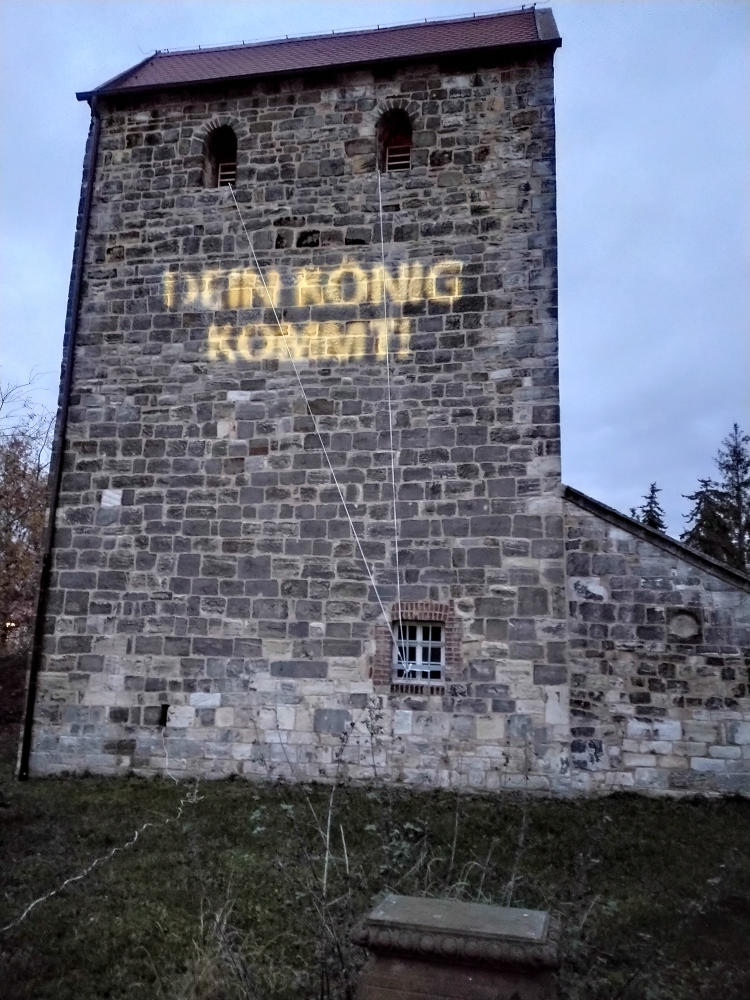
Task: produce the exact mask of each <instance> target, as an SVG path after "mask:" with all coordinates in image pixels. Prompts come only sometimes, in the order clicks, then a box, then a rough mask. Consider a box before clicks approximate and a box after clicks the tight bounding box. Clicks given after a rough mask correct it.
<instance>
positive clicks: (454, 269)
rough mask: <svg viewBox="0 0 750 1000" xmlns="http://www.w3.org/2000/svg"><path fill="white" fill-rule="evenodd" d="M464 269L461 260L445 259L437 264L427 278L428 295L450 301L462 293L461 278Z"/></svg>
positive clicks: (438, 300)
mask: <svg viewBox="0 0 750 1000" xmlns="http://www.w3.org/2000/svg"><path fill="white" fill-rule="evenodd" d="M462 270H463V264H462V263H461V261H460V260H444V261H441V262H440V263H439V264H435V265H434V267H432V269H431V270H430V275H429V278H428V280H427V296H428V298H431V299H435V300H436V301H437V302H445V301H450V300H451V299H453V298H455V297H456V296H457V295H460V294H461V278H460V277H459V276H460V274H461V271H462Z"/></svg>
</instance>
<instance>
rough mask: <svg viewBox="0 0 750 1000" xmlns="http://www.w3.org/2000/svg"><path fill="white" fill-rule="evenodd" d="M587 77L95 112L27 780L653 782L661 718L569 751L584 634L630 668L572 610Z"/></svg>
mask: <svg viewBox="0 0 750 1000" xmlns="http://www.w3.org/2000/svg"><path fill="white" fill-rule="evenodd" d="M560 44H561V43H560V38H559V35H558V32H557V29H556V26H555V22H554V20H553V17H552V14H551V12H550V11H548V10H522V11H517V12H513V13H507V14H497V15H490V16H482V17H475V18H470V19H463V20H454V21H444V22H435V23H431V24H420V25H415V26H406V27H398V28H387V29H382V30H376V31H363V32H352V33H346V34H340V35H325V36H320V37H315V38H305V39H292V40H284V41H279V42H271V43H263V44H256V45H246V46H240V47H233V48H223V49H209V50H199V51H192V52H182V53H156V54H155V55H154V56H152V57H150V58H148V59H146V60H144V62H142V63H140V64H139V65H137V66H135V67H134V68H132V69H130V70H128V71H127V72H125V73H123V74H122V75H121V76H119V77H117V78H115V79H114V80H112V81H109V82H108V83H106V84H104V85H103V86H101V87H99V88H98V89H97V90H95V91H92V92H90V93H86V94H83V95H79V96H80V97H82V98H85V99H86V100H88V102H89V104H90V105H91V109H92V127H91V133H90V138H89V144H88V149H87V154H86V162H85V168H84V184H83V194H82V199H81V209H80V212H79V219H78V230H77V236H76V254H75V260H74V269H73V280H72V283H71V297H70V305H69V314H68V324H67V332H66V353H65V361H64V371H63V391H62V393H61V409H60V419H59V422H58V443H57V449H56V458H57V477H56V479H55V480H54V482H55V493H54V498H53V499H54V532H53V533H52V537H51V542H50V552H49V559H48V563H47V569H46V577H45V586H44V591H43V593H44V598H43V600H44V605H43V615H42V616H41V617H40V628H39V635H38V641H37V644H36V648H35V655H34V660H33V663H32V677H31V685H30V709H29V716H28V719H27V728H26V736H25V741H24V749H23V754H22V765H21V768H22V773H23V772H25V771H28V770H29V769H30V770H31V772H32V773H49V772H59V771H64V770H68V771H74V770H83V769H88V770H91V771H96V772H99V773H119V772H127V771H130V770H134V771H136V772H138V773H144V774H155V773H160V772H162V771H163V769H164V764H165V752H166V751H168V753H169V761H170V769H171V770H172V772H173V773H183V774H185V775H194V774H196V775H205V776H216V777H220V776H224V775H228V774H235V773H236V774H242V775H246V776H249V777H252V776H257V777H275V776H279V775H282V774H283V775H286V776H292V777H299V778H302V777H304V778H317V777H327V778H330V777H332V776H334V775H335V774H343V773H345V774H347V775H348V776H350V777H352V778H355V779H367V778H370V777H373V776H374V775H377V776H379V777H388V778H390V779H392V780H399V781H405V782H408V783H426V784H433V785H448V784H455V785H460V786H466V787H471V788H477V789H496V788H501V787H519V786H523V787H529V788H539V789H546V790H552V791H565V790H567V789H569V788H571V787H573V788H575V787H584V788H585V787H595V786H596V785H597V779H595V778H594V779H592V778H591V775H592V774H593V775H596V774H597V773H598V770H599V768H600V761H601V760H602V759H603V758H604V760H605V764H606V773H609V774H611V773H612V769H613V767H614V771H615V773H616V774H625V773H626V772H627V773H628V774H630V776H631V777H630V780H625V779H624V778H617V777H616V778H614V779H612V778H611V777H609V778H606V779H605V778H602V779H601V780H599V781H598V784H599V785H601V784H602V783H607V782H608V783H609V784H620V785H622V784H625V785H627V784H632V783H633V780H632V773H633V768H628V767H622V766H621V765H620V764H619V763H618V761H621V760H622V757H621V756H620V757H619V758H617V755H616V754H612V753H610V754H609V757H607V751H606V747H607V745H608V744H607V740H608V739H609V741H610V743H612V741H614V742H616V744H617V749H618V753H620V754H621V751H622V748H623V739H624V738H625V736H626V730H625V727H626V726H627V725H629V724H630V723H631V722H637V721H638V719H636V718H635V717H634V716H633V714H632V711H631V712H630V713H629V712H628V711H625V713H624V715H623V716H622V718H621V719H620V722H619V723H615V722H612V721H611V720H610V719H609V717H608V718H606V719H604V718H603V717H599V716H597V717H596V719H594V721H591V715H592V713H591V712H590V711H589V710H587V709H585V708H582V707H581V706H582V705H583V703H584V702H585V701H586V697H585V693H583V694H582V693H581V692H580V691H578V692H576V691H575V690H574V691H573V697H574V699H577V700H576V701H575V704H574V705H573V708H574V710H575V711H577V712H578V719H577V721H576V718H573V719H571V704H570V699H571V685H570V679H571V670H573V669H574V668H575V664H574V662H573V661H571V656H570V655H569V649H568V643H569V636H573V637H575V638H576V640H577V641H578V639H579V637H580V636H581V635H583V634H584V633H586V638H585V641H584V644H583V648H582V652H581V651H580V642H578V646H576V642H574V643H573V648H579V653H578V654H576V655H578V656H579V658H583V659H585V658H587V657H588V658H589V659H591V651H592V650H595V654H594V658H595V659H596V663H597V670H600V669H601V674H602V676H606V675H607V671H606V670H604V669H603V668H602V667H601V664H602V662H603V661H604V660H606V657H607V650H608V648H609V647H607V646H606V641H608V640H609V638H610V636H609V635H608V634H607V635H605V634H604V633H602V631H601V628H600V629H599V630H596V629H594V631H593V632H590V633H589V632H588V631H587V630H588V629H589V627H590V624H591V622H592V621H594V622H596V619H595V618H594V619H591V618H589V617H586V616H587V615H589V612H588V611H585V612H584V611H583V610H581V609H579V607H578V604H575V605H571V604H569V603H568V600H567V599H566V592H565V588H566V575H565V546H566V534H567V536H568V538H567V540H568V545H569V548H571V549H572V551H573V553H574V555H576V554H577V555H580V554H581V552H580V538H581V529H580V525H578V522H577V521H576V522H575V523H576V525H578V526H577V527H575V530H573V531H570V532H568V531H566V523H568V522H566V519H565V509H566V505H568V507H569V506H570V504H571V503H573V504H574V506H575V504H576V501H575V497H573V493H572V491H569V492H568V495H567V499H566V495H565V492H564V490H563V488H562V486H561V480H560V423H559V405H558V370H557V364H558V361H557V271H556V225H555V131H554V97H553V66H552V64H553V56H554V53H555V50H556V48H557V47H558V46H559V45H560ZM571 498H572V499H571ZM585 501H586V498H583V499H581V498H580V497H579V499H578V501H577V503H578V506H575V517H578V518H579V519H580V518H584V519H585V517H586V516H588V517H597V516H599V515H601V511H598V510H594V511H593V512H592V510H591V509H590V508H589V509H588V512H587V513H586V512H584V509H583V507H582V506H580V505H581V504H584V506H585ZM591 503H593V501H592V502H591ZM575 517H574V518H573V521H575ZM568 520H569V521H570V519H568ZM624 520H627V519H624ZM571 523H572V522H571ZM597 523H599V522H597ZM585 530H586V531H588V530H589V529H585ZM592 530H593V529H592ZM646 534H647V535H648V532H647V533H646ZM652 534H654V533H652ZM594 535H596V532H594ZM605 535H606V532H604V534H602V539H601V544H600V548H601V550H602V552H606V551H608V547H609V545H610V542H611V539H610V538H609V536H606V537H605ZM597 537H598V536H597ZM597 544H599V543H597ZM644 544H655V542H654V540H653V539H649V538H648V537H647V538H646V541H645V542H644ZM673 544H675V543H673ZM584 548H585V551H586V552H587V553H589V559H591V558H593V557H592V556H591V554H590V553H592V552H593V551H594V549H595V546H589V547H588V548H586V547H584ZM678 548H679V547H678ZM613 558H614V557H613ZM608 565H609V571H611V572H615V570H616V569H617V567H614V564H613V563H610V564H608ZM606 569H607V567H606V566H605V564H604V563H601V564H599V566H598V569H596V570H595V569H594V568H592V565H591V564H590V563H589V565H588V569H587V572H586V574H585V580H586V581H587V582H586V583H585V584H584V585H583V586H584V590H583V591H580V590H579V591H576V592H575V593H576V594H578V595H579V597H580V595H582V594H584V592H587V593H588V594H589V598H585V597H581V599H580V603H581V605H589V604H593V605H595V606H596V607H597V608H598V604H597V600H599V601H601V600H602V597H601V595H600V596H599V598H597V596H596V594H597V592H596V586H597V585H598V584H596V583H592V578H593V576H594V575H595V573H596V572H600V571H602V572H603V571H604V570H606ZM621 575H622V574H621ZM581 578H582V579H583V578H584V577H581ZM597 579H598V578H597ZM735 582H736V581H735ZM727 587H729V584H727ZM586 588H588V590H586ZM592 588H593V589H592ZM709 589H710V588H709ZM729 589H731V587H730V588H729ZM605 590H606V595H607V600H610V599H611V600H615V599H616V598H615V597H613V593H616V588H614V590H613V588H612V587H610V586H609V583H607V584H606V587H605ZM591 595H593V596H591ZM574 596H575V595H574ZM568 597H570V594H569V595H568ZM571 613H572V614H573V615H574V617H575V616H576V615H579V616H580V618H581V627H578V625H576V624H575V623H574V625H573V627H571V624H570V621H569V615H570V614H571ZM608 614H609V612H608ZM612 614H613V615H614V620H615V621H616V620H618V619H617V614H618V613H617V611H613V612H612ZM605 618H606V616H605ZM606 620H607V621H608V620H609V619H608V618H607V619H606ZM665 620H666V619H665ZM690 621H692V619H690ZM599 624H600V625H601V624H602V623H599ZM631 624H632V623H631ZM683 627H684V628H686V629H688V631H689V629H690V628H691V627H692V626H691V625H690V623H689V622H688V624H686V625H683ZM701 627H702V626H701ZM665 635H666V634H665ZM665 641H666V639H665ZM601 642H605V645H604V646H601V645H597V643H599V644H600V643H601ZM592 643H593V645H592ZM618 662H619V660H618ZM590 668H591V664H589V665H588V666H587V667H586V669H587V670H588V669H590ZM575 669H578V668H575ZM628 669H630V668H628ZM616 672H617V671H616V670H615V673H616ZM633 672H634V670H631V671H630V673H633ZM610 673H611V671H610ZM628 676H630V674H629V675H628ZM582 683H583V687H584V688H585V687H586V685H587V683H588V680H586V681H584V682H582ZM579 686H580V685H579ZM605 687H606V684H605ZM613 690H614V689H613ZM629 690H630V688H628V687H627V685H626V686H625V687H624V688H623V691H624V693H625V701H626V704H627V705H629V706H631V708H632V705H634V704H637V702H631V701H629V700H628V692H629ZM600 700H601V701H602V702H604V701H606V698H605V696H604V693H603V694H602V698H601V699H600ZM594 701H596V698H594ZM581 713H583V715H581ZM594 714H596V713H594ZM749 718H750V716H749ZM646 721H647V722H648V717H647V719H646ZM651 721H652V722H653V719H652V720H651ZM618 725H619V730H618V729H617V726H618ZM576 726H578V731H577V730H576ZM613 727H614V728H613ZM607 733H609V736H607ZM613 734H614V735H613ZM652 735H653V734H652ZM673 735H674V734H673ZM681 735H683V734H682V732H681ZM618 741H619V742H618ZM748 742H750V734H749V735H748ZM613 745H614V744H613ZM736 745H737V746H739V745H740V743H739V742H738V743H737V744H736ZM615 758H617V759H615ZM613 761H614V762H615V763H614V765H613V763H612V762H613ZM607 762H608V763H607ZM604 766H605V765H604V764H602V765H601V768H604ZM634 766H635V765H634ZM646 766H647V765H642V769H643V767H646ZM749 766H750V765H749ZM618 768H619V770H618ZM603 773H605V772H604V771H603ZM654 773H655V770H654ZM584 777H585V780H584ZM592 782H593V784H592ZM659 782H661V778H660V779H659ZM659 782H654V781H653V780H652V778H651V777H649V778H648V781H646V780H645V778H644V780H643V781H642V782H640V783H642V784H649V783H650V784H651V785H654V784H656V785H657V786H658V785H659ZM636 783H638V782H636Z"/></svg>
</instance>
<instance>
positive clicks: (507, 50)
mask: <svg viewBox="0 0 750 1000" xmlns="http://www.w3.org/2000/svg"><path fill="white" fill-rule="evenodd" d="M541 13H542V14H543V13H545V12H544V11H542V12H541ZM549 14H550V19H551V21H552V26H553V30H549V29H548V31H549V37H540V38H538V39H535V40H534V41H527V42H513V43H510V44H502V45H488V46H480V47H476V46H474V47H472V48H466V49H441V50H436V51H434V52H416V53H414V54H412V55H398V56H380V57H377V58H375V59H361V60H351V61H342V62H331V63H327V64H325V65H320V64H318V65H311V66H299V67H295V68H294V69H290V68H288V67H283V68H280V69H278V70H267V69H265V70H258V71H256V72H249V73H241V74H236V75H232V76H221V77H200V78H197V79H192V80H175V81H169V82H162V83H149V84H143V85H141V86H133V87H118V86H117V82H118V81H119V80H123V79H126V78H127V77H128V76H131V75H132V74H133V73H135V72H136V71H137V70H139V69H141V68H142V67H143V66H145V65H146V64H147V63H149V62H150V61H151V60H152V59H154V58H158V57H159V53H158V52H157V53H154V54H153V55H150V56H147V57H146V58H145V59H142V60H141V61H140V62H139V63H136V64H135V65H134V66H131V67H130V68H129V69H127V70H125V71H124V72H123V73H118V74H117V76H114V77H112V79H110V80H107V81H106V82H105V83H103V84H101V86H99V87H95V88H94V89H93V90H81V91H77V92H76V98H77V99H78V100H79V101H89V102H90V101H91V99H92V98H94V97H100V96H112V97H115V96H118V97H119V96H123V97H124V96H127V95H129V94H143V93H147V92H148V91H154V90H180V89H184V88H191V87H200V86H205V87H210V86H214V85H217V84H222V83H239V82H241V81H243V80H252V79H260V78H262V77H275V76H299V75H301V74H303V73H325V72H330V71H331V70H342V69H352V68H356V67H358V66H378V65H386V64H391V65H393V64H398V63H403V62H412V61H424V60H428V59H434V58H446V57H456V58H458V57H461V56H469V55H478V54H480V53H486V52H493V51H496V52H501V53H503V55H504V56H505V57H509V56H512V55H514V54H518V52H520V51H523V52H528V51H529V50H539V51H545V50H547V51H552V52H554V50H555V49H558V48H560V46H561V45H562V38H560V36H559V34H557V27H556V26H555V23H554V19H552V15H551V11H550V12H549ZM540 35H541V30H540Z"/></svg>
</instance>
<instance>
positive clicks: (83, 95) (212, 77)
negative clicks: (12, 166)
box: [76, 8, 562, 100]
mask: <svg viewBox="0 0 750 1000" xmlns="http://www.w3.org/2000/svg"><path fill="white" fill-rule="evenodd" d="M561 44H562V39H561V38H560V35H559V32H558V30H557V25H556V24H555V19H554V16H553V14H552V11H551V9H549V8H540V9H538V10H537V9H534V8H528V9H521V10H513V11H503V12H501V13H495V14H480V15H474V16H473V17H465V16H462V17H460V18H443V19H437V20H433V21H424V22H419V23H416V24H414V23H412V24H403V25H394V26H390V27H384V28H381V27H377V28H368V29H364V30H355V31H342V32H331V33H329V34H325V35H309V36H304V37H297V38H281V39H275V40H272V41H266V42H254V43H251V44H247V45H246V44H242V45H233V46H221V47H216V48H204V49H188V50H185V51H179V52H167V51H165V52H159V51H157V52H155V53H154V54H153V55H151V56H148V57H147V58H146V59H143V60H141V61H140V62H139V63H136V65H134V66H131V67H130V68H129V69H126V70H125V71H124V72H122V73H119V74H117V76H114V77H112V78H111V79H110V80H107V81H106V82H105V83H103V84H101V85H100V86H99V87H95V88H94V89H93V90H88V91H80V92H78V93H77V95H76V96H77V97H78V99H79V100H90V99H91V98H92V97H95V96H98V95H100V94H101V95H103V94H124V93H134V92H137V91H143V90H153V89H161V88H168V87H178V86H190V85H195V84H198V83H211V82H217V81H221V80H236V79H242V78H247V77H257V76H271V75H278V74H280V73H290V74H291V73H301V72H308V71H313V70H319V69H328V68H333V67H343V66H355V65H358V64H368V63H382V62H392V61H396V60H399V59H407V58H421V57H426V56H435V55H447V54H450V53H453V52H455V53H458V52H467V51H480V50H483V49H496V48H510V47H517V46H524V47H529V46H535V47H541V48H546V49H549V48H553V49H554V48H557V47H558V46H560V45H561Z"/></svg>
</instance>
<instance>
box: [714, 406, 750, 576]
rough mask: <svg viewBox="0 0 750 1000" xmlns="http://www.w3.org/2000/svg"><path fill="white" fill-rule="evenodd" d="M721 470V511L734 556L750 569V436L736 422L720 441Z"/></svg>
mask: <svg viewBox="0 0 750 1000" xmlns="http://www.w3.org/2000/svg"><path fill="white" fill-rule="evenodd" d="M716 465H717V467H718V469H719V472H720V473H721V482H720V484H719V489H720V491H721V503H722V514H723V517H724V522H725V524H726V528H727V531H728V533H729V538H730V543H731V555H730V558H728V559H727V562H729V563H730V564H731V565H732V566H735V567H736V568H737V569H741V570H748V569H750V436H749V435H747V434H743V433H742V431H741V430H740V428H739V426H738V425H737V424H735V425H734V426H733V427H732V430H731V431H730V433H729V434H727V436H726V437H725V438H724V440H723V441H722V442H721V447H720V448H719V453H718V455H717V456H716Z"/></svg>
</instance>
